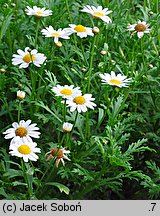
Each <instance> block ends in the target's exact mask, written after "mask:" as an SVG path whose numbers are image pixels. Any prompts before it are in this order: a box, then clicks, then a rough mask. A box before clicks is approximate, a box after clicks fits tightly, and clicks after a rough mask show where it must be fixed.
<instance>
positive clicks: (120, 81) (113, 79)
mask: <svg viewBox="0 0 160 216" xmlns="http://www.w3.org/2000/svg"><path fill="white" fill-rule="evenodd" d="M99 76H100V77H101V79H102V82H103V84H106V83H107V84H109V85H112V86H118V87H120V88H121V87H127V86H128V85H129V82H131V80H132V79H131V78H128V79H126V78H127V76H124V75H122V74H118V75H116V74H115V72H114V71H111V74H108V73H104V74H99Z"/></svg>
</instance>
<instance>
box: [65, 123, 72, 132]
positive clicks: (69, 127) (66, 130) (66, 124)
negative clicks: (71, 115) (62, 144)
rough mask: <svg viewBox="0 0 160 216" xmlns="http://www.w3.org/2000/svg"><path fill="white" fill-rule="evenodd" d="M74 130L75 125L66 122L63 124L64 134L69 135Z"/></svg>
mask: <svg viewBox="0 0 160 216" xmlns="http://www.w3.org/2000/svg"><path fill="white" fill-rule="evenodd" d="M72 128H73V124H71V123H69V122H64V123H63V127H62V129H63V132H68V133H69V132H71V130H72Z"/></svg>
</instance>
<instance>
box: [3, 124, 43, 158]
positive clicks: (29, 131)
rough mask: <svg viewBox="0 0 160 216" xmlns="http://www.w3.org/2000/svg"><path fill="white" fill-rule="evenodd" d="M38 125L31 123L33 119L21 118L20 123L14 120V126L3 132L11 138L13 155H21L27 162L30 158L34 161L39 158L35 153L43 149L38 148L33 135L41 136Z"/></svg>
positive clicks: (6, 136)
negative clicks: (25, 119)
mask: <svg viewBox="0 0 160 216" xmlns="http://www.w3.org/2000/svg"><path fill="white" fill-rule="evenodd" d="M36 125H37V124H35V123H34V124H31V120H27V121H24V120H21V121H20V122H19V123H17V122H13V123H12V128H9V129H7V130H6V131H5V132H3V134H5V137H4V138H5V139H11V142H10V147H9V149H10V150H11V151H10V152H9V153H10V154H11V155H12V156H17V157H21V158H23V160H24V161H25V162H28V159H30V160H32V161H36V160H37V159H38V156H37V155H36V154H35V153H40V152H41V149H40V148H37V143H35V142H33V140H32V137H33V138H39V136H40V132H39V131H38V130H39V128H38V127H36Z"/></svg>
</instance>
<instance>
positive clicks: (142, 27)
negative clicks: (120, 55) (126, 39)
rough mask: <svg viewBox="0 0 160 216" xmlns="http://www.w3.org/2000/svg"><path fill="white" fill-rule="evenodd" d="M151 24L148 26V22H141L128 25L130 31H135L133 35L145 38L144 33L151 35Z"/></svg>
mask: <svg viewBox="0 0 160 216" xmlns="http://www.w3.org/2000/svg"><path fill="white" fill-rule="evenodd" d="M149 25H150V24H146V22H144V21H143V22H141V21H140V20H139V21H138V23H136V24H133V25H131V24H128V27H127V28H128V30H129V31H134V32H133V33H132V34H131V35H133V34H135V33H137V36H138V37H139V38H141V37H143V35H144V33H150V31H151V29H149V28H148V26H149Z"/></svg>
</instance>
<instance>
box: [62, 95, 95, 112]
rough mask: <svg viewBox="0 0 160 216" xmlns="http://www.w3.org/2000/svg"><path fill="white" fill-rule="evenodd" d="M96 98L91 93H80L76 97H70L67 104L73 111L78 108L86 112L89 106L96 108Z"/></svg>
mask: <svg viewBox="0 0 160 216" xmlns="http://www.w3.org/2000/svg"><path fill="white" fill-rule="evenodd" d="M94 100H95V99H94V98H92V95H91V94H84V95H79V96H76V97H74V98H68V99H67V101H66V104H68V106H69V107H70V111H71V112H73V111H75V110H76V109H77V111H78V112H79V113H80V112H86V111H87V108H90V109H94V107H95V106H96V104H95V103H93V102H92V101H94Z"/></svg>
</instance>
